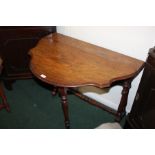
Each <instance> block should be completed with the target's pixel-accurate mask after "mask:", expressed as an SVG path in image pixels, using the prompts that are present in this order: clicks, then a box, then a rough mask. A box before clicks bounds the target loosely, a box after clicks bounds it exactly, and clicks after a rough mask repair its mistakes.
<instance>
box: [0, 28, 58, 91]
mask: <svg viewBox="0 0 155 155" xmlns="http://www.w3.org/2000/svg"><path fill="white" fill-rule="evenodd" d="M52 32H56V27H55V26H1V27H0V56H1V58H2V59H3V61H4V63H3V65H4V69H3V73H2V75H1V79H2V80H3V82H4V84H5V86H6V88H8V89H11V83H12V82H13V81H14V80H17V79H23V78H32V74H31V72H30V69H29V56H28V54H27V53H28V51H29V49H31V48H32V47H34V46H35V45H36V44H37V42H38V41H39V40H40V38H42V37H43V36H45V35H47V34H49V33H52Z"/></svg>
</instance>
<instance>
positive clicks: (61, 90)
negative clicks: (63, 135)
mask: <svg viewBox="0 0 155 155" xmlns="http://www.w3.org/2000/svg"><path fill="white" fill-rule="evenodd" d="M58 92H59V95H60V97H61V103H62V109H63V113H64V119H65V127H66V128H67V129H69V128H70V123H69V114H68V102H67V91H66V89H65V88H63V87H59V88H58Z"/></svg>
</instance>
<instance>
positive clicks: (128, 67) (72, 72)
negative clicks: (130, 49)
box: [30, 33, 144, 88]
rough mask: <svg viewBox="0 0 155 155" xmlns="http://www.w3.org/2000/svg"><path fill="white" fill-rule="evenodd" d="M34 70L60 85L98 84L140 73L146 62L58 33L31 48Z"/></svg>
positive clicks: (42, 77) (33, 71)
mask: <svg viewBox="0 0 155 155" xmlns="http://www.w3.org/2000/svg"><path fill="white" fill-rule="evenodd" d="M30 55H31V62H30V69H31V71H32V73H33V74H34V75H35V76H36V77H38V78H39V79H41V80H42V81H44V82H46V83H49V84H52V85H55V86H60V87H79V86H85V85H94V86H96V87H99V88H103V87H109V86H110V85H111V83H112V82H115V81H118V80H125V79H128V78H132V77H134V76H136V75H137V74H138V73H139V72H140V71H141V70H142V68H143V65H144V62H143V61H140V60H137V59H135V58H132V57H129V56H126V55H123V54H120V53H117V52H114V51H111V50H108V49H105V48H102V47H99V46H95V45H92V44H89V43H86V42H84V41H80V40H77V39H74V38H71V37H68V36H65V35H61V34H58V33H53V34H50V35H48V36H46V37H44V38H42V39H41V40H40V41H39V42H38V44H37V46H36V47H34V48H33V49H31V51H30Z"/></svg>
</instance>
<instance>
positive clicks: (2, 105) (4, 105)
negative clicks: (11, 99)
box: [0, 58, 10, 112]
mask: <svg viewBox="0 0 155 155" xmlns="http://www.w3.org/2000/svg"><path fill="white" fill-rule="evenodd" d="M2 62H3V61H2V59H1V58H0V74H1V71H2ZM0 100H1V101H0V110H2V109H6V110H7V111H8V112H10V107H9V104H8V103H7V99H6V96H5V94H4V90H3V86H2V82H1V81H0Z"/></svg>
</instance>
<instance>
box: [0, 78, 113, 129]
mask: <svg viewBox="0 0 155 155" xmlns="http://www.w3.org/2000/svg"><path fill="white" fill-rule="evenodd" d="M5 93H6V96H7V100H8V102H9V104H10V107H11V112H10V113H7V112H6V111H5V110H2V111H0V128H1V129H64V118H63V112H62V109H61V104H60V98H59V97H58V96H55V97H53V96H51V92H50V90H49V89H47V88H46V87H43V86H42V85H40V84H39V83H38V82H36V81H35V80H18V81H16V82H15V83H14V84H13V91H8V90H6V89H5ZM68 100H69V112H70V113H69V115H70V123H71V128H72V129H92V128H95V127H97V126H98V125H100V124H101V123H104V122H113V121H114V117H113V116H112V115H110V114H109V113H107V112H104V111H103V110H101V109H99V108H97V107H94V106H92V105H90V104H88V103H86V102H84V101H82V100H81V99H79V98H77V97H75V96H74V95H70V96H69V97H68Z"/></svg>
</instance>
